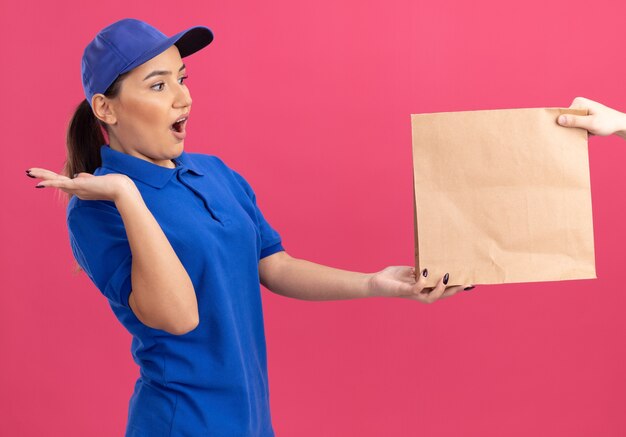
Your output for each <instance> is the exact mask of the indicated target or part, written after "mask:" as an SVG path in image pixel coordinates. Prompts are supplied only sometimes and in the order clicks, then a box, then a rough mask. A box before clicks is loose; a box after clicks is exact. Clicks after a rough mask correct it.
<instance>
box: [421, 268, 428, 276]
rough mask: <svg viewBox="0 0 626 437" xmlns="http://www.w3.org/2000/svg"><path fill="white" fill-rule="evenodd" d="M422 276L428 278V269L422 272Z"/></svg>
mask: <svg viewBox="0 0 626 437" xmlns="http://www.w3.org/2000/svg"><path fill="white" fill-rule="evenodd" d="M422 275H424V277H427V276H428V269H424V270H422Z"/></svg>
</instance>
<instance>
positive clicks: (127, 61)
mask: <svg viewBox="0 0 626 437" xmlns="http://www.w3.org/2000/svg"><path fill="white" fill-rule="evenodd" d="M211 41H213V32H211V29H209V28H208V27H205V26H194V27H190V28H188V29H186V30H183V31H182V32H178V33H177V34H175V35H173V36H170V37H167V36H166V35H165V34H164V33H163V32H161V31H160V30H158V29H156V28H155V27H153V26H151V25H149V24H148V23H145V22H143V21H141V20H136V19H134V18H124V19H122V20H119V21H116V22H115V23H113V24H110V25H108V26H107V27H105V28H104V29H102V30H101V31H100V32H98V34H97V35H96V36H95V38H94V39H93V40H92V41H91V42H90V43H89V44H88V45H87V47H85V51H84V52H83V59H82V67H81V70H82V78H83V90H84V91H85V97H86V98H87V102H89V105H90V106H91V98H92V97H93V95H94V94H97V93H103V94H104V92H105V91H106V90H107V88H108V87H109V86H110V85H111V84H112V83H113V82H114V81H115V79H116V78H117V76H119V75H120V74H123V73H126V72H127V71H130V70H132V69H133V68H135V67H137V66H138V65H141V64H143V63H144V62H146V61H148V60H149V59H152V58H153V57H155V56H156V55H158V54H159V53H161V52H163V51H165V50H166V49H167V48H169V47H170V46H171V45H172V44H175V45H176V47H178V51H179V52H180V57H181V58H184V57H185V56H189V55H191V54H192V53H195V52H197V51H198V50H200V49H201V48H203V47H206V46H207V45H209V44H210V43H211Z"/></svg>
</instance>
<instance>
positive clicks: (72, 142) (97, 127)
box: [61, 72, 129, 199]
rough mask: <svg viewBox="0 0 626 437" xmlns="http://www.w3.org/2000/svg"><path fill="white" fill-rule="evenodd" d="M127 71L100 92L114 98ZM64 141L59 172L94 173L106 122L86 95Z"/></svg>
mask: <svg viewBox="0 0 626 437" xmlns="http://www.w3.org/2000/svg"><path fill="white" fill-rule="evenodd" d="M128 74H129V72H126V73H123V74H121V75H119V76H118V77H117V78H116V79H115V81H114V82H113V83H112V84H111V85H110V86H109V88H107V90H106V91H105V92H104V93H103V94H104V95H105V96H107V97H109V98H111V99H113V98H116V97H117V96H118V95H119V92H120V88H121V84H122V81H123V80H124V78H125V77H126V76H127V75H128ZM105 134H106V138H105V136H104V135H105ZM65 143H66V147H67V158H66V161H65V165H64V166H63V170H62V172H61V173H62V174H63V175H65V176H67V177H70V178H71V177H73V175H74V174H76V173H81V172H87V173H93V172H94V170H95V169H96V168H98V167H100V165H101V164H102V161H101V159H100V146H102V145H103V144H105V143H108V126H107V124H106V123H104V122H103V121H102V120H100V119H99V118H98V117H96V115H95V114H94V112H93V109H91V106H90V105H89V102H88V101H87V99H84V100H83V101H82V102H80V103H79V104H78V106H77V107H76V109H75V111H74V115H73V116H72V119H71V120H70V122H69V125H68V128H67V135H66V141H65ZM67 195H68V199H71V198H72V196H73V194H71V193H67Z"/></svg>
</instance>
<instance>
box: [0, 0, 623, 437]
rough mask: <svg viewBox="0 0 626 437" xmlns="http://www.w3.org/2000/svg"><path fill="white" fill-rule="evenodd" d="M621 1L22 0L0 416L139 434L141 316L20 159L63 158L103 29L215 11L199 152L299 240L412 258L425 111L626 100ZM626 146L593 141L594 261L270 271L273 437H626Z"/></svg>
mask: <svg viewBox="0 0 626 437" xmlns="http://www.w3.org/2000/svg"><path fill="white" fill-rule="evenodd" d="M625 16H626V4H624V3H623V2H621V1H617V0H616V1H610V0H596V1H593V2H582V1H571V0H569V1H562V0H557V1H551V2H544V1H538V0H531V1H524V2H502V1H474V2H461V1H456V2H455V1H450V0H447V1H437V2H435V1H430V2H427V1H417V0H395V1H389V0H386V1H372V2H361V1H349V2H346V1H338V0H317V1H315V2H308V1H294V0H282V1H272V2H256V1H247V2H245V4H244V2H211V3H209V2H206V1H193V0H191V1H186V2H148V1H143V2H135V3H130V2H128V1H109V2H79V1H69V2H60V3H59V2H43V1H42V2H39V3H32V2H9V1H3V2H2V5H1V13H0V41H1V48H2V58H3V60H2V68H0V74H1V75H2V77H1V78H2V105H1V106H0V111H1V115H2V120H3V121H4V129H3V134H2V136H3V140H2V147H3V151H4V159H2V161H1V164H0V165H1V170H2V171H1V176H0V177H1V178H2V186H3V200H4V207H3V208H2V209H1V210H0V211H1V212H0V217H1V220H2V223H1V224H2V226H1V229H2V231H1V232H2V244H1V245H0V247H1V249H0V250H1V251H2V252H1V261H2V264H1V265H2V267H1V268H2V286H1V287H2V293H1V294H0V299H1V301H0V348H1V349H0V350H1V352H0V357H1V359H0V411H1V412H2V413H0V417H1V419H0V434H1V435H3V436H4V435H6V436H44V435H45V436H65V437H71V436H114V435H115V436H119V435H122V433H123V429H124V427H125V423H126V414H127V407H128V399H129V397H130V395H131V393H132V387H133V384H134V381H135V379H136V377H137V376H138V368H137V366H136V365H135V363H134V362H133V361H132V358H131V355H130V340H131V337H130V335H129V334H128V333H127V332H126V331H125V330H124V329H123V327H122V326H121V325H120V324H119V323H118V322H117V320H116V319H115V317H114V315H113V313H112V312H111V310H110V308H109V306H108V304H107V302H106V300H105V299H104V297H103V296H102V295H101V294H100V293H99V292H98V290H97V289H96V288H95V286H94V285H93V284H92V283H91V282H90V280H89V279H88V278H87V277H86V276H85V275H84V274H82V273H81V274H80V275H73V274H72V267H73V265H74V260H73V258H72V255H71V251H70V247H69V242H68V237H67V230H66V225H65V203H64V201H63V197H62V196H60V195H58V194H57V193H59V194H61V192H59V191H57V190H55V189H53V188H46V189H41V190H39V189H33V187H34V186H35V185H36V183H37V181H38V180H35V179H30V178H27V177H26V176H25V175H24V170H26V169H27V168H29V167H44V168H48V169H51V170H54V171H60V170H61V166H62V164H63V160H64V157H65V143H64V138H65V137H64V136H65V129H66V126H67V122H68V121H69V119H70V117H71V114H72V111H73V110H74V108H75V106H76V105H77V104H78V103H79V102H80V100H82V99H83V98H84V95H83V91H82V88H81V82H80V58H81V56H82V51H83V48H84V47H85V45H86V44H87V43H88V42H89V41H90V40H91V39H92V38H93V37H94V36H95V34H96V33H97V32H98V30H100V29H101V28H102V27H104V26H106V25H108V24H110V23H111V22H113V21H116V20H118V19H120V18H124V17H134V18H139V19H142V20H145V21H147V22H149V23H151V24H153V25H154V26H156V27H157V28H159V29H161V30H162V31H163V32H164V33H166V34H167V35H172V34H174V33H176V32H178V31H180V30H182V29H184V28H187V27H189V26H192V25H196V24H202V25H206V26H208V27H209V28H211V29H212V30H213V32H214V33H215V40H214V42H213V43H212V44H211V45H210V46H208V47H207V48H205V49H203V50H202V51H200V52H198V53H197V54H194V55H191V56H190V57H189V58H186V61H185V62H186V63H187V65H188V67H189V69H188V73H189V79H188V81H187V85H188V86H189V88H190V90H191V93H192V98H193V102H194V103H193V117H192V118H191V119H190V122H189V125H188V136H187V139H186V140H185V147H186V150H187V151H191V152H203V153H210V154H216V155H218V156H220V157H222V158H223V159H224V160H225V161H226V162H227V163H228V164H229V165H231V166H232V167H233V168H235V169H237V170H239V171H241V172H242V173H243V174H244V175H246V177H247V178H248V180H249V181H250V182H251V184H252V186H253V187H254V189H255V191H256V193H257V198H258V201H259V205H260V206H261V208H262V209H263V211H264V213H265V215H266V216H267V218H268V219H269V220H270V222H271V223H272V224H273V225H274V227H275V228H276V229H277V230H278V231H279V232H280V233H281V235H282V237H283V243H284V245H285V248H286V249H287V252H288V253H290V254H291V255H292V256H295V257H299V258H304V259H307V260H310V261H313V262H317V263H321V264H325V265H330V266H333V267H336V268H342V269H348V270H355V271H361V272H374V271H378V270H381V269H382V268H384V267H386V266H388V265H412V264H413V227H412V226H413V225H412V218H413V216H412V200H411V195H412V191H411V190H412V189H411V180H412V179H411V178H412V175H411V171H412V170H411V159H412V158H411V130H410V114H411V113H418V112H437V111H461V110H474V109H497V108H522V107H559V106H560V107H568V106H569V105H570V103H571V101H572V100H573V99H574V97H576V96H579V95H580V96H584V97H587V98H590V99H592V100H596V101H599V102H601V103H604V104H605V105H608V106H611V107H614V108H616V109H620V110H626V89H625V88H624V85H623V84H624V78H625V77H626V61H625V59H626V57H625V56H624V41H625V38H624V28H625V25H624V17H625ZM625 147H626V142H624V141H623V140H621V139H620V138H618V137H615V136H613V137H591V138H590V152H589V153H590V165H591V183H592V191H593V193H592V195H593V218H594V226H595V243H596V246H595V250H596V261H597V274H598V279H596V280H581V281H563V282H549V283H528V284H509V285H495V286H486V285H483V286H480V285H479V286H478V287H477V288H476V289H475V290H473V291H472V292H469V293H463V294H458V295H456V296H454V297H452V298H450V299H444V300H441V301H439V302H436V303H435V304H434V305H424V304H421V303H418V302H412V301H409V300H406V299H389V298H388V299H384V298H375V299H360V300H344V301H330V302H309V301H301V300H296V299H289V298H284V297H281V296H279V295H276V294H273V293H271V292H269V291H268V290H266V289H263V290H262V293H263V303H264V314H265V320H266V334H267V348H268V363H269V377H270V398H271V403H272V417H273V423H274V427H275V430H276V433H277V436H279V437H289V436H301V437H308V436H329V437H334V436H337V437H339V436H359V437H368V436H413V435H420V436H437V437H444V436H477V437H479V436H480V437H488V436H505V435H506V436H524V437H526V436H531V435H532V436H535V437H536V436H590V435H593V436H623V435H626V417H625V415H624V411H626V372H625V371H624V369H625V365H626V353H625V352H624V348H623V345H624V338H625V336H626V318H625V317H624V309H625V308H626V297H624V294H623V292H622V288H621V282H622V281H621V276H620V275H621V274H623V272H624V255H623V246H624V242H625V241H626V234H625V231H624V229H626V227H625V226H624V221H625V217H624V215H625V211H624V207H623V205H624V200H623V193H622V189H623V188H622V187H624V185H625V183H626V172H624V171H623V167H624V163H625V162H626V161H625V159H626V156H625V155H626V148H625ZM476 171H488V169H484V168H477V169H476ZM63 196H64V195H63Z"/></svg>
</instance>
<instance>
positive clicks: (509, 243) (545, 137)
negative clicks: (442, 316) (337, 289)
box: [411, 108, 596, 287]
mask: <svg viewBox="0 0 626 437" xmlns="http://www.w3.org/2000/svg"><path fill="white" fill-rule="evenodd" d="M560 114H577V115H588V111H587V110H586V109H570V108H519V109H491V110H480V111H461V112H438V113H426V114H411V128H412V142H413V183H414V184H413V188H414V190H413V218H414V231H415V266H416V270H417V272H418V274H419V273H421V271H422V270H423V269H424V268H427V269H428V272H429V274H428V277H427V278H426V287H434V286H435V285H436V284H437V282H438V281H439V279H440V278H441V277H442V276H443V275H444V274H445V273H449V274H450V279H449V281H448V284H447V286H452V285H465V284H477V285H478V284H501V283H513V282H537V281H562V280H569V279H594V278H596V270H595V255H594V238H593V220H592V208H591V187H590V177H589V157H588V142H587V130H585V129H581V128H571V127H564V126H560V125H559V124H558V123H557V121H556V119H557V117H558V116H559V115H560Z"/></svg>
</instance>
